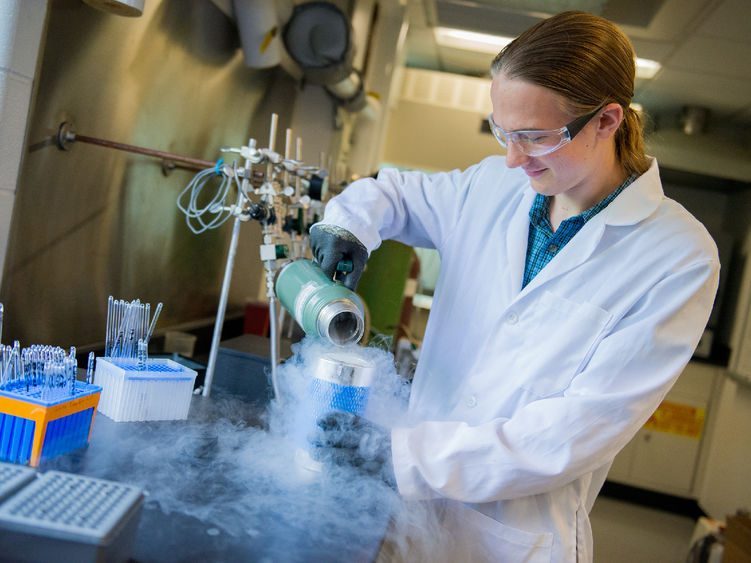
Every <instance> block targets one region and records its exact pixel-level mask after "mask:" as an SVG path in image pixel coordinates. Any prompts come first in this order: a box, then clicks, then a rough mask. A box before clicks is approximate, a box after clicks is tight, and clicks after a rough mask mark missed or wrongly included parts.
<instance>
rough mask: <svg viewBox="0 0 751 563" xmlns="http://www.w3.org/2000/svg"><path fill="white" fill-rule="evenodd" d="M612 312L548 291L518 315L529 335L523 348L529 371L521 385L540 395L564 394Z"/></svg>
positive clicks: (525, 368) (523, 360) (522, 364)
mask: <svg viewBox="0 0 751 563" xmlns="http://www.w3.org/2000/svg"><path fill="white" fill-rule="evenodd" d="M611 318H612V314H611V313H609V312H608V311H606V310H604V309H601V308H600V307H597V306H596V305H593V304H591V303H586V302H582V303H577V302H575V301H572V300H570V299H566V298H565V297H561V296H559V295H555V294H553V293H551V292H549V291H546V292H545V293H543V294H542V296H541V297H540V298H539V299H538V300H537V301H536V302H535V303H534V304H532V305H531V306H530V307H529V308H528V309H526V310H525V311H523V313H522V314H521V315H519V321H520V322H519V324H520V325H522V326H521V328H522V330H523V331H524V332H525V334H527V336H528V337H529V340H528V341H527V342H526V345H525V346H524V347H523V350H521V351H520V358H519V359H520V360H521V361H520V364H519V365H520V367H521V368H522V369H523V372H524V373H525V374H527V376H528V377H525V378H524V380H523V382H522V383H521V386H522V387H524V388H525V389H527V390H528V391H531V392H532V393H534V394H535V395H537V396H539V397H547V396H551V395H555V394H558V393H561V392H562V391H563V390H564V389H565V388H566V387H568V385H569V384H570V383H571V380H572V379H573V378H574V376H575V375H576V374H577V373H578V372H579V371H580V370H581V369H582V368H583V367H584V365H585V364H586V362H587V361H589V358H590V356H591V355H592V352H593V351H594V348H595V347H596V345H597V343H598V342H599V341H600V340H601V339H602V337H603V336H604V334H605V331H606V330H607V327H608V325H609V322H610V319H611Z"/></svg>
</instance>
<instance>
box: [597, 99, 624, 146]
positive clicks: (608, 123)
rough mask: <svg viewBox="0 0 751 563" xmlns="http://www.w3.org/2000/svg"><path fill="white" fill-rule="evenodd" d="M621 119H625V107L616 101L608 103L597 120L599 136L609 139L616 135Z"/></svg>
mask: <svg viewBox="0 0 751 563" xmlns="http://www.w3.org/2000/svg"><path fill="white" fill-rule="evenodd" d="M621 121H623V108H622V107H621V105H620V104H616V103H611V104H608V105H606V106H605V107H604V108H603V110H602V111H601V112H600V116H599V118H598V120H597V137H598V138H600V139H609V138H610V137H612V136H613V135H615V132H616V131H617V130H618V126H619V125H620V124H621Z"/></svg>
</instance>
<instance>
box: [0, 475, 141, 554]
mask: <svg viewBox="0 0 751 563" xmlns="http://www.w3.org/2000/svg"><path fill="white" fill-rule="evenodd" d="M0 469H1V468H0ZM1 485H2V483H0V486H1ZM143 499H144V495H143V491H142V490H141V489H139V488H137V487H134V486H132V485H126V484H124V483H116V482H114V481H105V480H104V479H96V478H94V477H87V476H83V475H73V474H69V473H62V472H60V471H48V472H47V473H45V474H44V475H40V476H39V477H38V478H32V479H31V480H28V481H25V482H24V484H23V485H22V488H20V490H17V492H15V493H14V494H12V495H10V496H9V497H7V498H5V499H3V500H2V501H0V553H2V555H0V558H2V560H3V561H75V562H76V563H84V562H91V563H95V562H100V561H107V562H117V563H121V562H122V563H125V562H126V561H130V560H131V559H130V552H131V550H132V547H133V544H134V542H135V537H136V532H137V530H138V522H139V519H140V517H141V511H142V507H143Z"/></svg>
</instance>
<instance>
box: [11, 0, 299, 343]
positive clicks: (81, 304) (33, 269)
mask: <svg viewBox="0 0 751 563" xmlns="http://www.w3.org/2000/svg"><path fill="white" fill-rule="evenodd" d="M288 80H289V79H287V78H286V77H285V75H283V73H281V72H280V71H278V70H273V69H264V70H254V69H249V68H246V67H245V65H244V61H243V57H242V53H241V50H240V48H239V41H238V38H237V31H236V28H235V26H234V23H233V22H232V21H230V20H229V19H228V18H227V17H226V16H225V15H224V14H223V13H222V12H221V11H220V10H219V9H218V8H216V6H214V5H213V4H212V3H211V2H210V1H208V0H163V1H161V2H159V1H156V0H150V1H149V2H147V3H146V9H145V11H144V15H143V16H142V17H139V18H124V17H118V16H114V15H111V14H106V13H103V12H100V11H98V10H95V9H93V8H91V7H89V6H87V5H85V4H84V3H82V2H80V1H79V0H65V1H62V0H60V1H52V2H50V8H49V14H48V21H47V32H46V42H45V46H44V54H43V57H42V60H41V66H40V69H39V71H38V74H37V84H36V99H35V103H34V106H33V108H34V109H33V114H32V119H31V123H30V128H29V132H28V137H27V146H28V151H27V154H26V155H25V159H24V164H23V170H22V175H21V178H20V182H19V187H18V195H17V199H16V204H15V207H14V214H13V221H12V226H11V234H10V241H9V248H8V255H7V259H6V265H5V268H6V271H5V273H4V276H3V286H2V290H1V291H0V300H1V301H2V302H3V303H4V304H5V312H6V315H5V327H4V328H5V330H4V331H3V339H4V340H5V341H10V340H12V339H19V340H21V341H22V343H23V345H30V344H32V343H43V344H55V345H60V346H69V345H77V346H85V345H88V344H93V343H98V342H102V341H103V340H104V331H105V316H106V302H107V297H108V295H114V296H115V297H116V298H122V299H135V298H139V299H141V300H142V301H147V302H151V303H152V304H154V305H155V304H156V302H158V301H163V302H164V310H163V313H162V315H161V317H160V320H159V324H158V326H157V330H159V329H160V328H163V327H165V326H171V325H175V324H180V323H183V322H188V321H192V320H196V319H202V318H211V317H213V315H214V314H215V312H216V307H217V304H218V300H219V292H220V289H221V282H222V275H223V268H224V263H225V258H226V251H227V247H228V244H229V236H230V231H231V222H230V223H228V224H226V225H225V226H224V227H223V228H221V229H219V230H214V231H209V232H207V233H204V234H202V235H194V234H192V233H191V232H190V231H189V230H188V228H187V226H186V225H185V218H184V216H183V215H182V214H181V213H180V212H179V210H178V209H177V207H176V205H175V201H176V199H177V197H178V195H179V194H180V192H181V191H182V190H183V188H184V187H185V186H186V185H187V184H188V182H189V181H190V180H191V178H192V177H193V175H194V174H195V173H194V172H189V171H184V170H174V171H172V172H171V173H169V174H168V175H166V176H165V175H164V174H163V172H162V168H161V163H160V161H159V160H157V159H154V158H151V157H147V156H142V155H135V154H129V153H125V152H121V151H116V150H113V149H109V148H104V147H99V146H95V145H86V144H83V143H75V144H74V145H73V146H72V147H71V149H70V150H68V151H61V150H58V149H57V148H56V147H55V146H54V143H53V142H52V138H53V137H54V135H55V134H56V132H57V128H58V125H59V124H60V123H61V122H63V121H70V122H72V123H73V124H74V127H75V130H76V131H77V132H78V133H80V134H82V135H88V136H92V137H99V138H104V139H110V140H114V141H119V142H123V143H128V144H132V145H138V146H144V147H149V148H154V149H159V150H163V151H168V152H172V153H177V154H182V155H186V156H192V157H195V158H200V159H204V160H209V161H215V160H217V159H218V158H219V157H221V156H222V155H221V154H220V152H219V148H220V147H222V146H227V145H232V146H239V145H242V144H244V143H246V142H247V140H248V138H249V137H255V138H257V139H259V141H260V144H261V146H265V143H266V142H267V137H268V120H269V116H270V112H271V111H277V112H279V113H280V114H281V115H280V117H281V119H280V130H281V131H283V130H284V129H283V128H284V127H286V126H287V124H286V123H285V115H284V114H285V112H288V111H289V107H291V101H290V99H291V98H292V97H293V95H294V94H293V91H294V88H290V87H286V86H285V85H286V84H287V83H286V82H285V81H288ZM280 84H281V86H280ZM259 243H260V229H259V227H258V226H257V225H256V224H246V225H244V226H243V230H242V236H241V241H240V245H239V248H238V255H237V261H236V266H235V272H234V277H233V286H232V287H233V290H232V292H231V294H230V300H229V308H230V310H231V309H233V308H237V307H239V306H241V305H242V304H244V302H245V300H246V298H247V297H251V298H252V297H254V296H255V295H256V294H257V293H258V286H259V283H260V280H261V264H260V261H259V258H258V251H257V245H258V244H259ZM152 310H153V306H152Z"/></svg>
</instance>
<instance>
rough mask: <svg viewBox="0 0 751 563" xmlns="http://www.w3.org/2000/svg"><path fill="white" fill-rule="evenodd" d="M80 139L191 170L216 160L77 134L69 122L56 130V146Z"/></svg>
mask: <svg viewBox="0 0 751 563" xmlns="http://www.w3.org/2000/svg"><path fill="white" fill-rule="evenodd" d="M75 141H80V142H82V143H89V144H92V145H99V146H101V147H107V148H110V149H117V150H120V151H125V152H131V153H136V154H144V155H146V156H153V157H156V158H161V159H163V160H166V161H169V162H171V163H174V165H175V166H177V167H180V168H188V169H192V170H205V169H206V168H213V167H214V166H215V165H216V162H211V161H210V160H201V159H199V158H192V157H190V156H182V155H179V154H172V153H168V152H164V151H158V150H155V149H148V148H145V147H137V146H135V145H127V144H125V143H118V142H116V141H108V140H107V139H99V138H97V137H89V136H87V135H79V134H78V133H75V132H73V131H72V130H71V128H70V124H68V123H62V124H61V125H60V129H59V131H58V143H57V144H58V146H59V147H60V148H61V149H63V150H67V148H68V145H69V144H71V143H73V142H75Z"/></svg>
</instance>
